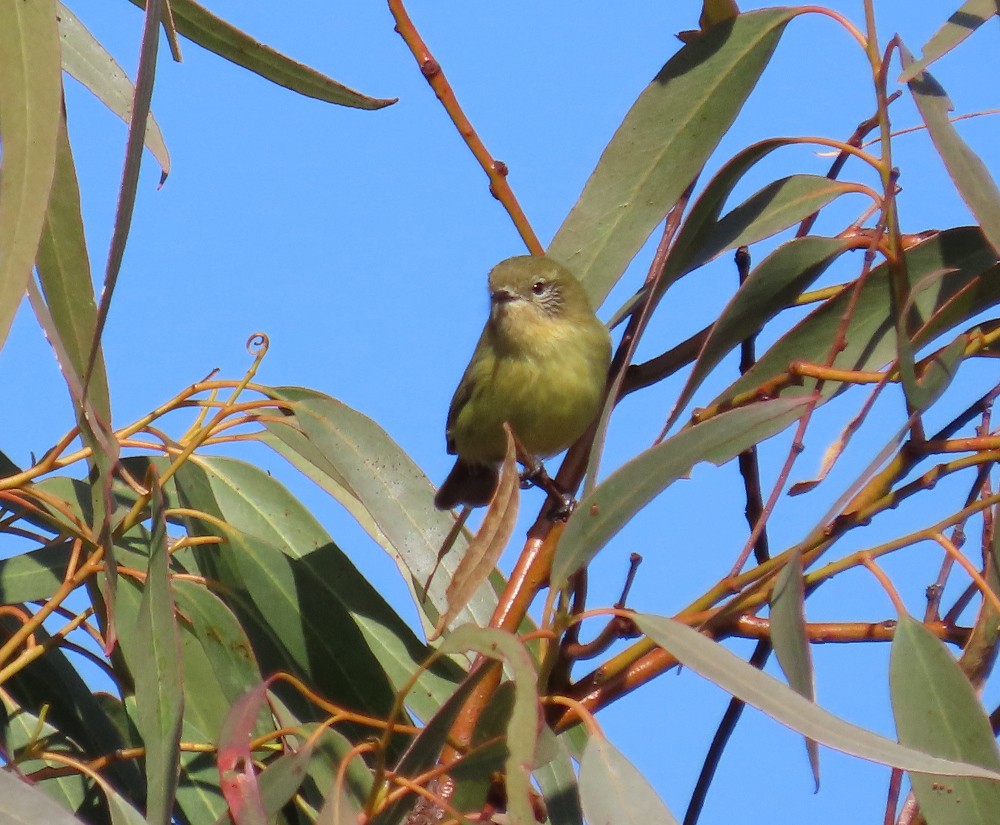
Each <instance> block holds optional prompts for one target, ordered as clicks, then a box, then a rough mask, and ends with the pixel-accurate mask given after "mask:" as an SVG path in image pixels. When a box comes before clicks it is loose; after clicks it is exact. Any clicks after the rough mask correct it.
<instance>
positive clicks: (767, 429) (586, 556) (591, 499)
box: [551, 398, 809, 588]
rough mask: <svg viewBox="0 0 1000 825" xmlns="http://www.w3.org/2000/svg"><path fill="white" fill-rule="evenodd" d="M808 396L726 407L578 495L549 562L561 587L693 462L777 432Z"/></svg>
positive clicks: (726, 456)
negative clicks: (564, 529) (577, 502)
mask: <svg viewBox="0 0 1000 825" xmlns="http://www.w3.org/2000/svg"><path fill="white" fill-rule="evenodd" d="M808 404H809V399H808V398H806V399H801V398H800V399H795V400H792V401H791V402H789V400H774V401H764V402H760V403H756V404H751V405H749V406H746V407H742V408H739V409H735V410H731V411H730V412H726V413H722V414H721V415H718V416H715V417H714V418H710V419H708V420H707V421H705V422H703V423H701V424H698V425H696V426H693V427H689V428H687V429H685V430H682V431H681V432H679V433H678V434H677V435H675V436H673V437H671V438H668V439H667V440H665V441H662V442H660V443H659V444H657V445H656V446H655V447H651V448H650V449H648V450H646V451H645V452H644V453H641V454H640V455H638V456H637V457H636V458H634V459H632V460H631V461H629V462H628V463H626V464H625V465H623V466H622V467H620V468H619V469H618V470H616V471H615V472H614V473H612V474H611V475H610V476H609V477H608V478H607V479H605V480H604V481H603V482H601V483H600V484H599V485H598V486H597V487H596V488H595V489H594V490H593V492H591V493H590V494H588V495H586V496H584V497H583V499H582V500H581V501H580V503H579V505H578V506H577V508H576V510H574V511H573V515H571V516H570V518H569V523H568V524H567V525H566V532H565V533H563V536H562V539H561V540H560V541H559V547H558V549H557V550H556V555H555V559H554V560H553V562H552V576H551V580H552V586H553V588H560V587H562V586H564V585H565V583H566V581H567V579H568V578H569V576H571V575H572V574H573V573H574V572H576V571H577V570H579V569H580V568H581V567H583V566H585V565H586V564H587V563H588V562H589V561H590V560H591V559H592V558H593V557H594V556H595V555H596V554H597V553H598V551H599V550H601V548H602V547H604V545H606V544H607V543H608V542H609V541H610V540H611V539H612V538H613V537H614V535H615V534H616V533H617V532H618V531H619V530H620V529H621V528H622V527H623V526H624V525H625V524H626V523H627V522H628V521H629V520H630V519H631V518H632V516H634V515H635V514H636V513H637V512H638V511H639V510H641V509H642V508H643V507H645V506H646V504H648V503H649V502H650V501H652V499H653V498H654V497H655V496H656V495H658V494H659V493H661V492H662V491H663V490H665V489H666V488H667V487H668V486H670V485H671V484H673V482H675V481H676V480H677V479H679V478H683V477H684V476H686V475H687V474H688V473H689V472H690V471H691V469H692V468H693V467H694V465H695V464H698V463H699V462H701V461H711V462H713V463H714V464H723V463H724V462H726V461H729V460H730V459H731V458H734V457H735V456H737V455H739V454H740V453H741V452H743V451H744V450H746V449H747V448H749V447H752V446H753V445H754V444H757V443H759V442H761V441H763V440H764V439H766V438H770V437H771V436H772V435H774V434H775V433H778V432H781V430H783V429H784V428H785V427H787V426H788V425H789V424H790V423H791V422H793V421H794V420H795V419H796V418H798V417H799V416H801V415H802V413H803V412H804V410H805V409H806V407H807V406H808Z"/></svg>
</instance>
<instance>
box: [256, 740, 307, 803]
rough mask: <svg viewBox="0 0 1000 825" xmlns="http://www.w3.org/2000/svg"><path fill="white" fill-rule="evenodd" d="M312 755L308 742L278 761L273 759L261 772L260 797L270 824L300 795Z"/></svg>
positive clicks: (288, 752) (286, 753) (284, 754)
mask: <svg viewBox="0 0 1000 825" xmlns="http://www.w3.org/2000/svg"><path fill="white" fill-rule="evenodd" d="M312 755H313V746H312V743H311V742H306V744H304V745H303V746H302V747H300V748H298V749H297V750H294V751H291V750H290V751H286V752H285V753H283V754H282V755H281V756H279V757H278V758H277V759H272V760H271V761H270V762H268V764H267V766H266V767H265V768H264V770H262V771H261V772H260V776H259V777H258V779H259V783H260V795H261V799H262V800H263V802H264V812H265V813H266V814H267V818H268V821H269V822H270V821H273V820H274V818H275V817H276V816H277V814H278V812H279V811H280V810H281V809H282V808H283V807H284V806H285V804H286V803H287V802H288V800H290V799H291V798H292V797H293V796H295V794H297V793H298V791H299V788H300V787H301V785H302V783H303V781H304V780H305V778H306V776H307V775H308V771H309V762H310V760H311V759H312Z"/></svg>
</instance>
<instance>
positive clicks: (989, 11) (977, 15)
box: [899, 0, 998, 83]
mask: <svg viewBox="0 0 1000 825" xmlns="http://www.w3.org/2000/svg"><path fill="white" fill-rule="evenodd" d="M997 13H998V11H997V0H966V1H965V2H964V3H962V5H961V6H960V7H959V8H958V9H957V10H956V11H955V12H954V14H952V15H951V17H949V18H948V19H947V20H946V21H945V22H944V25H942V26H941V28H940V29H938V30H937V31H936V32H935V33H934V35H933V36H932V37H931V39H930V40H928V41H927V42H926V43H925V44H924V53H923V57H921V58H920V60H914V61H913V62H912V63H910V65H908V66H905V67H904V68H903V72H902V74H900V76H899V82H900V83H908V82H909V81H911V80H913V78H915V77H916V76H917V75H918V74H920V72H922V71H923V70H924V69H926V68H927V67H928V66H929V65H930V64H931V63H933V62H934V61H935V60H937V59H938V58H939V57H943V56H944V55H946V54H947V53H948V52H950V51H951V50H952V49H954V48H955V47H956V46H957V45H958V44H959V43H961V42H962V41H963V40H965V38H967V37H968V36H969V35H970V34H972V33H973V32H974V31H975V30H976V29H978V28H979V27H980V26H981V25H983V23H985V22H986V21H987V20H989V19H990V18H991V17H992V16H993V15H995V14H997Z"/></svg>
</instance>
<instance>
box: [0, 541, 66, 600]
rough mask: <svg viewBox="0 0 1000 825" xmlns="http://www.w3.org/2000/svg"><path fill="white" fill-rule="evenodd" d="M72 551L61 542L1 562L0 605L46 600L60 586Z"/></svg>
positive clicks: (64, 542)
mask: <svg viewBox="0 0 1000 825" xmlns="http://www.w3.org/2000/svg"><path fill="white" fill-rule="evenodd" d="M72 548H73V545H72V543H71V542H68V541H61V542H58V543H57V544H47V545H45V546H44V547H39V548H38V549H37V550H31V551H30V552H28V553H21V554H20V555H17V556H11V557H10V558H6V559H2V560H0V604H16V603H17V602H33V601H35V600H37V599H48V598H49V597H50V596H51V595H52V594H53V593H55V592H56V591H57V590H58V589H59V588H60V587H61V586H62V583H63V576H64V575H65V573H66V568H67V567H68V565H69V558H70V551H71V550H72Z"/></svg>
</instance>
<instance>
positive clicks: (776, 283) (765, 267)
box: [668, 235, 852, 427]
mask: <svg viewBox="0 0 1000 825" xmlns="http://www.w3.org/2000/svg"><path fill="white" fill-rule="evenodd" d="M851 246H852V243H851V242H850V241H848V240H844V239H841V238H823V237H819V236H815V235H808V236H806V237H804V238H795V239H793V240H791V241H789V242H788V243H786V244H783V245H782V246H779V247H778V248H777V249H776V250H775V251H774V252H772V253H771V254H770V255H768V256H767V257H766V258H765V259H764V260H763V261H761V263H760V264H758V265H757V266H756V267H754V269H753V271H752V272H751V273H750V275H749V277H748V278H747V279H746V281H745V282H744V283H743V284H742V285H741V286H740V288H739V289H738V290H737V291H736V294H735V295H733V297H732V300H730V302H729V303H728V304H726V306H725V308H724V309H723V310H722V313H721V314H720V315H719V318H718V320H716V322H715V323H714V324H713V325H712V329H711V331H710V332H709V334H708V338H706V339H705V343H704V345H703V346H702V348H701V352H700V353H699V354H698V360H697V361H695V364H694V367H693V368H692V370H691V375H690V377H689V378H688V380H687V383H686V384H685V385H684V389H683V391H682V392H681V394H680V396H679V397H678V399H677V402H676V403H675V405H674V412H673V414H672V415H671V417H670V421H669V422H668V427H669V426H670V425H672V424H673V423H674V421H676V419H677V418H678V417H679V416H680V414H681V413H682V412H683V410H684V408H685V407H686V406H687V403H688V401H690V400H691V398H692V396H693V395H694V393H695V392H696V391H697V389H698V387H700V386H701V383H702V381H704V380H705V378H706V377H707V376H708V375H709V374H710V373H711V371H712V370H713V369H714V368H715V367H716V366H718V364H719V362H720V361H722V359H723V358H724V357H725V356H726V355H728V354H729V353H730V352H731V351H732V350H733V349H734V348H736V347H737V346H739V345H740V344H741V343H742V342H743V341H745V340H746V339H747V338H748V337H749V336H751V335H753V334H754V333H756V332H759V331H760V330H761V329H763V327H764V325H765V324H766V323H767V322H768V321H769V320H771V318H773V317H774V316H775V315H777V314H778V313H779V312H780V311H781V310H783V309H785V308H786V307H788V306H789V305H790V304H792V303H793V302H794V301H795V299H796V298H797V297H798V296H799V295H800V294H801V293H802V292H803V290H805V289H806V288H808V286H809V285H810V284H811V283H812V282H813V281H814V280H816V278H818V277H819V276H820V275H821V274H822V273H823V272H824V271H825V270H826V268H827V267H828V266H829V265H830V264H831V263H833V261H834V260H835V259H836V258H837V257H838V256H840V255H841V254H842V253H843V252H844V251H846V250H847V249H849V248H850V247H851Z"/></svg>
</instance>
